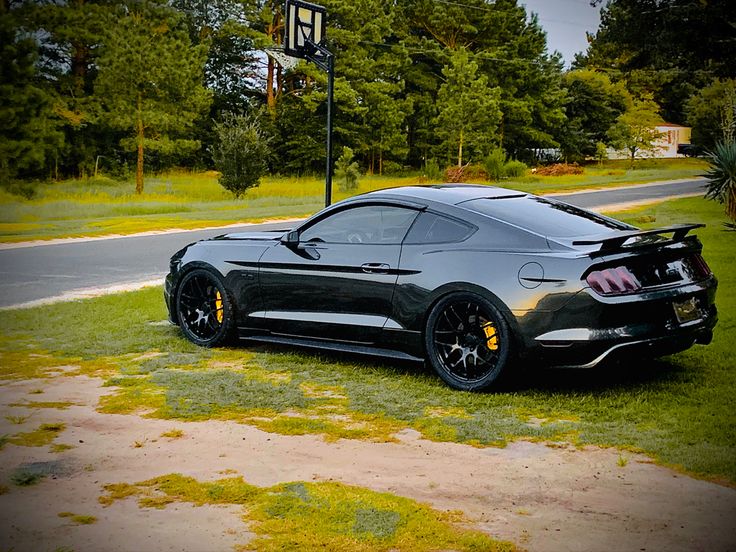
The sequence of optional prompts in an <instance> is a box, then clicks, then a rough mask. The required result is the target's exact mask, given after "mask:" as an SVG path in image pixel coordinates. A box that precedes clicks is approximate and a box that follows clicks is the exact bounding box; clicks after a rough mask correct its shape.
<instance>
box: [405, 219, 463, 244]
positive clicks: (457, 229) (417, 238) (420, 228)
mask: <svg viewBox="0 0 736 552" xmlns="http://www.w3.org/2000/svg"><path fill="white" fill-rule="evenodd" d="M474 231H475V227H474V226H471V225H469V224H465V223H464V222H460V221H459V220H456V219H451V218H448V217H443V216H441V215H437V214H435V213H426V212H425V213H421V214H420V215H419V219H418V220H417V222H416V224H415V225H414V226H412V228H411V232H409V235H408V236H407V237H406V243H413V244H421V243H453V242H459V241H463V240H464V239H465V238H467V237H468V236H470V235H471V234H472V233H473V232H474Z"/></svg>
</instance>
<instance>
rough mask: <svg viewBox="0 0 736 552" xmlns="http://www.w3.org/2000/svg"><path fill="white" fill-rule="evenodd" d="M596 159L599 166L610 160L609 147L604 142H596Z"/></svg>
mask: <svg viewBox="0 0 736 552" xmlns="http://www.w3.org/2000/svg"><path fill="white" fill-rule="evenodd" d="M595 159H596V161H598V164H599V165H602V164H603V162H604V161H605V160H606V159H608V146H607V145H606V144H605V143H603V142H596V144H595Z"/></svg>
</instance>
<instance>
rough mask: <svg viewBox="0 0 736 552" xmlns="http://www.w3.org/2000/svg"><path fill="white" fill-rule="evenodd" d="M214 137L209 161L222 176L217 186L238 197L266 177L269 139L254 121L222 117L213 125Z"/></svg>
mask: <svg viewBox="0 0 736 552" xmlns="http://www.w3.org/2000/svg"><path fill="white" fill-rule="evenodd" d="M215 135H216V139H215V144H214V146H213V148H212V159H213V160H214V162H215V167H217V170H218V171H220V173H222V174H221V175H220V184H221V185H222V187H223V188H225V189H226V190H229V191H230V192H232V193H233V194H235V197H240V196H242V195H243V194H244V193H245V191H246V190H247V189H248V188H252V187H254V186H257V185H258V183H259V181H260V179H261V177H262V176H263V175H264V174H265V172H266V169H267V168H268V165H267V158H268V155H269V151H270V150H269V141H270V139H269V138H268V137H267V136H266V135H265V134H264V132H263V131H262V129H261V125H260V122H259V120H258V118H257V117H255V116H252V115H235V114H233V113H225V115H224V117H223V120H222V121H221V122H219V123H215Z"/></svg>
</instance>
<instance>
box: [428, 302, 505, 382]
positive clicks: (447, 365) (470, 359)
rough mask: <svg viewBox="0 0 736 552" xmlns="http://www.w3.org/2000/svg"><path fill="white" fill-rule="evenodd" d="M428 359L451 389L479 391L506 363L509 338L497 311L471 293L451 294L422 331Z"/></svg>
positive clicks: (433, 311)
mask: <svg viewBox="0 0 736 552" xmlns="http://www.w3.org/2000/svg"><path fill="white" fill-rule="evenodd" d="M424 343H425V348H426V351H427V357H428V359H429V362H430V364H431V365H432V367H433V368H434V370H435V371H436V372H437V374H438V375H439V376H440V377H441V378H442V379H443V380H444V381H445V383H447V384H448V385H449V386H450V387H453V388H455V389H461V390H464V391H480V390H482V389H487V388H488V387H490V386H491V385H492V384H493V383H494V382H496V381H497V380H498V379H499V377H500V376H501V374H502V373H503V371H504V369H505V368H506V365H507V363H508V360H509V354H510V349H511V335H510V331H509V326H508V324H507V323H506V321H505V320H504V318H503V316H502V315H501V313H500V312H499V311H498V309H497V308H496V307H495V306H494V305H493V304H492V303H491V302H490V301H488V300H487V299H485V298H483V297H481V296H480V295H476V294H474V293H453V294H451V295H448V296H447V297H444V298H443V299H441V300H440V301H439V302H438V303H437V304H436V305H435V306H434V308H433V309H432V312H431V313H430V315H429V318H428V319H427V327H426V330H425V332H424Z"/></svg>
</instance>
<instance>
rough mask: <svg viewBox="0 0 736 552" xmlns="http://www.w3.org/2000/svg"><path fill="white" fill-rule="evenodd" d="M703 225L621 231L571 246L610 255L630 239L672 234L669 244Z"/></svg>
mask: <svg viewBox="0 0 736 552" xmlns="http://www.w3.org/2000/svg"><path fill="white" fill-rule="evenodd" d="M704 226H705V224H675V225H672V226H665V227H664V228H655V229H654V230H623V231H621V232H618V233H616V234H614V235H613V236H612V235H610V234H607V235H605V236H596V237H592V238H586V239H582V240H574V241H573V242H572V244H573V245H597V244H600V245H601V247H600V249H599V250H598V251H596V253H598V254H604V253H610V252H612V251H615V250H617V249H621V248H622V247H623V245H624V243H626V242H627V241H628V240H630V239H631V238H638V237H641V236H652V235H657V234H670V233H671V234H672V239H671V240H670V243H674V242H678V241H682V240H683V239H684V238H685V236H687V234H688V232H690V230H694V229H695V228H703V227H704Z"/></svg>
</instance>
